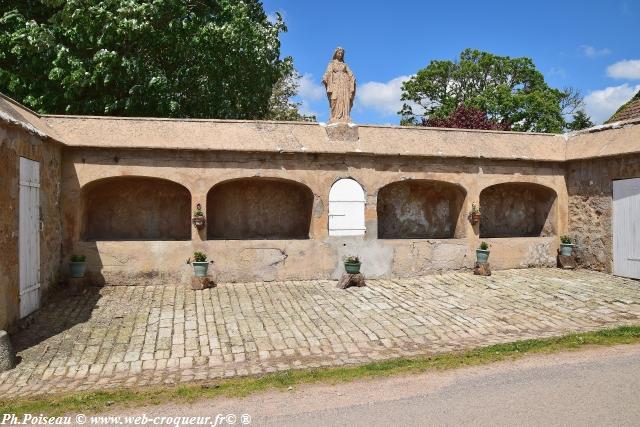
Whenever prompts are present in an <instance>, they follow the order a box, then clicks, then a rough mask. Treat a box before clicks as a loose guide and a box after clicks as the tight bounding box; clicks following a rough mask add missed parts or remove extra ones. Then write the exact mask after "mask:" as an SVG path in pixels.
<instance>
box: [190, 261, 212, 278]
mask: <svg viewBox="0 0 640 427" xmlns="http://www.w3.org/2000/svg"><path fill="white" fill-rule="evenodd" d="M191 264H193V272H194V273H195V275H196V277H207V270H209V261H201V262H199V261H194V262H192V263H191Z"/></svg>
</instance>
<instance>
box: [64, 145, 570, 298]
mask: <svg viewBox="0 0 640 427" xmlns="http://www.w3.org/2000/svg"><path fill="white" fill-rule="evenodd" d="M159 165H161V166H162V167H158V166H159ZM564 174H565V169H564V166H563V165H562V164H559V163H555V162H532V161H507V160H490V159H481V160H479V159H460V158H424V157H409V156H392V155H388V156H384V155H380V156H369V155H358V154H340V155H338V154H330V153H323V154H320V153H308V154H300V153H296V154H293V153H273V152H268V153H265V152H262V153H251V152H248V153H247V152H219V151H193V150H180V151H178V152H176V151H175V150H160V149H158V150H137V149H114V148H109V149H107V148H94V147H84V148H69V149H68V150H65V158H64V167H63V188H64V194H63V212H64V218H65V223H64V230H65V231H64V243H63V254H64V257H65V258H64V259H65V260H66V259H68V257H69V256H70V255H71V254H72V253H84V254H86V255H87V256H88V271H89V273H90V274H91V275H92V276H93V277H94V279H95V280H96V282H98V283H105V284H110V285H116V284H124V285H126V284H140V285H143V284H150V283H157V284H161V283H167V281H173V282H187V281H188V280H189V278H190V277H191V275H192V274H193V273H192V271H191V267H190V266H189V265H187V264H186V262H185V261H186V259H187V258H189V257H190V256H191V255H192V253H193V251H196V250H197V251H204V252H206V253H207V254H208V255H209V258H210V259H211V260H212V261H213V264H212V265H211V271H212V272H213V274H214V275H215V276H216V277H217V278H218V280H221V281H269V280H306V279H318V278H336V277H339V275H340V274H341V272H342V271H343V266H342V260H343V258H344V257H345V256H347V255H359V256H360V257H361V258H362V260H363V266H362V269H363V272H364V273H365V275H367V276H368V277H395V276H417V275H421V274H428V273H434V272H440V271H446V270H454V269H467V268H471V267H472V266H473V263H474V261H475V249H476V247H477V245H478V244H479V242H480V239H479V236H478V233H479V228H478V226H477V225H475V226H474V225H472V224H471V223H470V222H469V221H468V219H467V215H468V213H469V212H470V210H471V204H472V203H476V204H477V203H478V202H479V195H480V192H481V191H482V190H483V189H484V188H486V187H489V186H492V185H495V184H500V183H505V182H513V181H517V182H521V183H531V184H539V185H543V186H546V187H548V188H550V189H551V190H552V191H553V192H555V193H556V194H557V195H558V201H559V205H558V210H557V212H558V215H556V216H555V217H554V219H553V220H554V221H555V222H556V223H555V224H554V228H553V229H554V230H555V231H557V232H563V231H566V230H565V227H566V222H565V221H566V209H564V210H563V208H562V206H566V188H565V177H564ZM122 176H146V177H155V178H161V179H167V180H170V181H173V182H175V183H177V184H180V185H182V186H184V187H185V188H187V189H188V191H189V192H190V194H191V203H192V206H191V210H193V209H195V205H196V204H198V203H200V204H201V205H202V206H203V209H204V211H205V212H204V213H205V216H206V217H207V221H208V225H209V226H210V227H213V228H214V230H218V232H221V230H222V226H221V225H216V221H217V219H216V217H217V216H218V217H219V216H220V214H221V212H222V215H223V217H224V215H227V218H229V216H230V215H231V216H236V217H238V218H239V217H240V216H239V215H252V216H253V219H254V220H256V221H258V220H259V221H261V222H262V224H263V225H265V226H266V225H269V224H274V223H276V222H278V221H283V220H281V218H279V217H280V215H281V214H282V215H285V214H284V213H282V211H283V209H284V212H286V213H287V215H290V214H293V213H295V215H298V214H300V217H301V218H302V217H304V218H305V221H309V218H310V224H309V225H308V233H307V234H305V236H304V237H306V238H304V239H286V240H283V239H279V240H278V239H274V238H273V237H278V236H277V235H274V236H272V238H271V239H269V238H268V237H269V236H260V237H262V239H257V238H255V237H257V236H253V235H250V234H242V233H240V234H238V237H243V236H246V237H248V238H244V239H234V240H229V237H228V238H227V239H224V240H223V239H219V238H216V233H212V234H209V236H207V230H206V228H205V229H204V230H196V229H195V228H194V227H191V240H190V241H161V240H152V241H110V240H99V241H87V240H85V239H83V238H82V233H81V231H80V227H79V223H80V222H81V220H80V218H81V216H82V215H81V202H80V200H81V194H82V189H83V188H84V187H86V186H88V185H91V183H92V182H95V181H97V180H103V179H105V178H109V177H122ZM249 178H250V179H249ZM340 178H352V179H355V180H356V181H357V182H358V183H359V184H360V185H361V186H362V187H363V189H364V191H365V194H366V195H367V198H366V204H365V223H366V228H367V230H366V233H365V236H362V237H360V236H359V237H330V236H329V235H328V207H329V191H330V189H331V186H332V184H333V183H334V182H336V180H338V179H340ZM284 180H286V181H284ZM233 182H237V183H245V184H246V183H248V182H253V183H262V184H266V185H267V186H266V187H263V188H267V187H268V186H269V185H271V184H272V183H280V184H281V183H283V182H297V183H298V184H294V186H297V187H300V188H308V189H309V190H308V193H305V194H307V195H308V196H305V197H299V198H295V197H294V199H295V200H297V201H296V202H295V203H288V202H287V203H285V202H284V200H285V198H284V195H283V194H281V192H279V190H278V191H275V190H277V189H274V191H275V193H274V192H273V191H271V192H270V191H266V192H262V193H261V192H260V191H254V190H252V189H251V188H252V187H251V186H247V185H240V184H238V185H235V186H233V187H229V188H231V190H232V191H231V190H230V191H228V192H226V193H227V196H225V198H224V201H222V202H216V201H215V200H211V197H210V196H211V193H210V191H211V189H212V188H214V189H215V188H216V186H217V185H219V184H221V183H233ZM404 182H409V183H416V182H418V183H419V182H430V183H435V184H436V185H435V187H434V188H438V189H439V190H438V191H436V192H430V191H427V192H426V193H424V192H422V191H418V192H417V193H415V196H416V197H414V199H415V200H416V201H417V200H418V199H422V198H424V199H425V201H424V204H423V205H422V206H423V207H424V206H427V213H428V211H429V209H431V207H430V206H431V205H432V203H433V201H434V200H440V201H443V200H446V201H447V203H448V206H450V207H453V208H452V209H449V210H450V214H447V215H444V216H442V218H441V219H439V220H438V221H440V224H441V225H442V227H443V229H446V228H444V224H447V227H449V228H448V230H449V231H448V233H447V234H446V235H445V234H442V235H438V236H437V237H445V236H449V237H450V238H435V237H436V236H434V238H422V237H421V236H415V235H402V234H399V235H397V237H399V238H392V239H379V238H378V203H379V200H380V199H381V198H382V197H383V196H380V193H384V191H383V190H382V189H383V188H385V187H386V186H388V185H389V184H393V183H404ZM223 185H224V184H223ZM407 185H409V186H410V187H411V185H410V184H407ZM278 188H281V187H280V186H278ZM390 188H393V187H390ZM454 188H455V189H457V190H455V191H449V190H451V189H454ZM445 190H447V191H445ZM272 193H273V194H272ZM278 194H279V195H278ZM208 196H209V200H208ZM276 196H277V197H276ZM435 196H438V197H435ZM311 197H312V198H313V200H311ZM258 199H260V200H262V201H265V200H267V201H273V202H275V201H277V203H275V204H276V205H278V206H272V207H271V208H269V209H268V210H266V211H262V210H261V208H260V207H259V206H258V208H257V211H256V212H252V213H243V212H242V206H241V205H242V204H243V203H245V204H246V206H245V210H251V209H254V208H255V207H253V208H252V206H253V202H254V201H256V200H258ZM392 199H393V198H391V199H389V200H392ZM207 200H208V203H207ZM234 200H235V201H234ZM236 202H237V203H236ZM226 203H229V204H230V205H231V209H229V210H228V214H225V213H224V212H225V209H226V207H225V206H224V204H226ZM270 203H271V202H270ZM272 204H273V203H272ZM435 206H438V203H436V204H435ZM278 212H280V213H278ZM423 214H424V209H423V210H419V212H413V213H409V214H408V215H409V216H410V217H411V218H409V220H410V222H412V223H419V222H420V221H422V220H423V219H424V215H423ZM429 215H430V214H429ZM285 217H286V216H285ZM288 221H289V220H286V219H285V220H284V221H283V222H288ZM212 224H213V225H212ZM223 224H224V222H223ZM229 224H230V222H229ZM224 227H230V226H229V225H225V226H224ZM306 230H307V229H306V227H305V231H306ZM451 230H455V231H454V232H453V234H451ZM239 231H241V230H239ZM245 231H246V230H245ZM401 231H402V230H401ZM404 231H406V230H404ZM409 231H410V230H409ZM243 233H244V232H243ZM300 237H302V235H301V236H300ZM500 240H504V242H501V241H500ZM492 244H493V245H494V250H495V254H497V255H496V258H494V259H493V262H495V265H499V266H500V268H514V267H526V266H529V265H552V262H553V257H554V255H555V251H556V250H557V247H558V239H557V236H552V237H538V238H535V237H533V238H528V239H495V241H493V242H492ZM505 245H507V246H508V250H501V248H502V247H503V246H505ZM492 258H493V254H492ZM549 260H551V262H550V261H549Z"/></svg>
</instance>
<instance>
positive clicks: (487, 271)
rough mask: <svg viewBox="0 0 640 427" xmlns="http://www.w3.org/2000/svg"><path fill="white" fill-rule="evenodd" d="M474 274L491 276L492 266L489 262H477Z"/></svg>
mask: <svg viewBox="0 0 640 427" xmlns="http://www.w3.org/2000/svg"><path fill="white" fill-rule="evenodd" d="M473 274H475V275H476V276H491V266H490V265H489V263H488V262H476V265H475V267H474V268H473Z"/></svg>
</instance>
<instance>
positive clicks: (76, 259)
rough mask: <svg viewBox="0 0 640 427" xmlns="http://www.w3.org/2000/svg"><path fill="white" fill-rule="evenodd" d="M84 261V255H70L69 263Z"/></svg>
mask: <svg viewBox="0 0 640 427" xmlns="http://www.w3.org/2000/svg"><path fill="white" fill-rule="evenodd" d="M86 259H87V257H86V256H84V255H71V262H85V261H86Z"/></svg>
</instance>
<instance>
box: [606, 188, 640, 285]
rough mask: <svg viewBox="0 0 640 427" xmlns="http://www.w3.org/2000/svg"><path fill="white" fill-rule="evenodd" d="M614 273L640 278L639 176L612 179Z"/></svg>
mask: <svg viewBox="0 0 640 427" xmlns="http://www.w3.org/2000/svg"><path fill="white" fill-rule="evenodd" d="M612 227H613V274H615V275H617V276H623V277H631V278H634V279H640V178H634V179H624V180H619V181H613V224H612Z"/></svg>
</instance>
